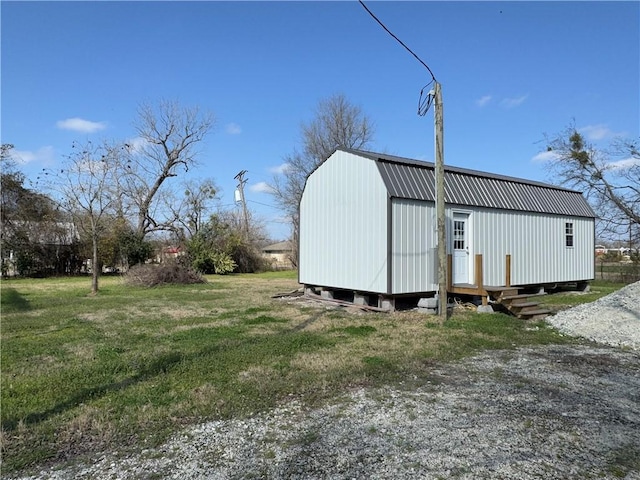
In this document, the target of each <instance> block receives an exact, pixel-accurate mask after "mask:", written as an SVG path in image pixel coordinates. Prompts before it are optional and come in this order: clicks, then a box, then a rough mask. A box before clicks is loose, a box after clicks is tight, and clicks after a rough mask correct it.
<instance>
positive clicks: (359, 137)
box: [272, 94, 374, 257]
mask: <svg viewBox="0 0 640 480" xmlns="http://www.w3.org/2000/svg"><path fill="white" fill-rule="evenodd" d="M373 134H374V127H373V122H372V121H371V120H370V119H369V117H367V116H366V115H365V114H364V113H363V112H362V109H361V108H360V107H359V106H356V105H353V104H352V103H350V102H349V100H348V99H347V98H346V97H345V96H344V95H343V94H336V95H333V96H331V97H329V98H327V99H325V100H321V101H320V102H319V104H318V106H317V109H316V113H315V117H314V118H313V120H311V122H309V123H303V124H302V126H301V142H302V146H303V149H302V152H299V151H294V152H293V153H292V154H290V155H288V156H286V157H285V162H286V165H287V167H286V169H285V170H284V172H283V173H282V174H281V175H280V176H275V177H274V178H273V181H272V195H273V197H274V199H275V201H276V203H277V204H278V205H279V206H280V208H282V210H284V211H285V212H286V214H287V215H288V216H289V217H290V218H291V222H292V233H293V244H294V245H297V239H298V227H299V208H300V199H301V198H302V191H303V190H304V185H305V182H306V181H307V177H308V176H309V175H310V174H311V172H313V170H315V169H316V168H317V167H318V166H319V165H320V164H321V163H322V162H324V161H325V160H326V159H327V158H329V156H330V155H331V154H332V153H333V152H334V151H335V149H336V148H339V147H341V148H353V149H363V148H367V147H368V145H369V144H370V143H371V141H372V140H373ZM294 256H295V257H297V255H294Z"/></svg>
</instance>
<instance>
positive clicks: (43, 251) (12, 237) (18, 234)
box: [0, 220, 80, 276]
mask: <svg viewBox="0 0 640 480" xmlns="http://www.w3.org/2000/svg"><path fill="white" fill-rule="evenodd" d="M0 230H1V235H2V240H3V242H2V243H3V250H2V252H1V257H2V259H1V265H0V267H1V271H2V275H3V276H14V275H17V274H18V257H19V256H20V255H21V254H22V255H23V258H30V259H34V258H36V257H37V261H34V262H32V264H31V265H30V267H29V269H31V270H38V271H41V272H44V271H48V272H53V273H71V272H72V271H73V270H74V269H75V263H77V258H76V253H77V252H75V250H74V249H73V248H72V247H73V245H75V244H76V243H77V242H78V241H79V240H80V234H79V233H78V229H77V228H76V226H75V225H74V224H73V223H71V222H44V221H43V222H39V221H35V220H31V221H14V222H10V223H3V224H2V228H1V229H0ZM6 240H9V241H8V242H7V243H8V244H9V245H10V246H9V247H7V246H5V241H6ZM14 249H17V251H15V250H14ZM36 251H37V253H38V255H33V253H34V252H36ZM72 264H73V265H72Z"/></svg>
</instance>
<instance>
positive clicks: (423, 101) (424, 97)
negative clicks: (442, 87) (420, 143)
mask: <svg viewBox="0 0 640 480" xmlns="http://www.w3.org/2000/svg"><path fill="white" fill-rule="evenodd" d="M358 2H359V3H360V5H362V7H363V8H364V9H365V10H366V11H367V13H368V14H369V15H371V17H372V18H373V19H374V20H375V21H376V22H378V24H379V25H380V26H381V27H382V28H383V29H384V30H385V31H386V32H387V33H388V34H389V35H391V36H392V37H393V38H394V39H395V40H396V41H397V42H398V43H399V44H400V45H402V46H403V47H404V48H405V49H406V50H407V51H408V52H409V53H410V54H411V55H413V56H414V57H415V58H416V60H418V61H419V62H420V63H421V64H422V65H423V66H424V67H425V68H426V69H427V71H428V72H429V74H430V75H431V81H430V82H429V83H427V84H426V85H425V86H424V87H422V90H420V98H419V99H418V115H420V116H421V117H423V116H425V115H426V114H427V112H428V111H429V109H430V108H431V105H432V104H433V101H434V98H435V96H434V94H433V90H431V89H429V90H427V91H426V94H425V90H426V89H427V88H429V87H430V86H431V85H432V84H433V83H434V82H436V76H435V75H434V74H433V71H432V70H431V69H430V68H429V65H427V64H426V62H424V61H423V60H422V59H421V58H420V57H419V56H418V55H417V54H416V53H415V52H414V51H413V50H411V49H410V48H409V47H408V46H407V45H406V44H405V43H404V42H403V41H402V40H400V39H399V38H398V37H397V36H396V35H395V34H394V33H393V32H392V31H391V30H389V29H388V28H387V26H386V25H385V24H384V23H382V21H380V19H379V18H378V17H376V15H375V14H374V13H373V12H372V11H371V10H369V8H368V7H367V6H366V5H365V4H364V2H363V1H362V0H358Z"/></svg>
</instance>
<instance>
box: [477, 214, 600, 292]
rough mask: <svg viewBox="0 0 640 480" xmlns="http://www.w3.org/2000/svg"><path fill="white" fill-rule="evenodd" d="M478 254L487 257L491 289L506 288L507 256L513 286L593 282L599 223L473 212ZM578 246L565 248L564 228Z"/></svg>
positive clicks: (485, 264) (485, 271) (485, 270)
mask: <svg viewBox="0 0 640 480" xmlns="http://www.w3.org/2000/svg"><path fill="white" fill-rule="evenodd" d="M472 216H473V217H474V222H473V238H474V250H475V251H474V253H482V254H483V274H484V283H485V284H486V285H504V283H505V265H506V260H505V257H506V254H510V255H511V283H512V284H513V285H528V284H542V283H555V282H572V281H578V280H589V279H592V278H593V277H594V262H593V249H594V222H593V219H588V218H583V217H565V216H560V215H557V216H555V215H554V216H549V215H541V214H536V213H528V214H525V213H522V212H517V213H516V212H508V211H500V210H489V209H479V210H474V212H473V214H472ZM567 222H571V223H573V226H574V239H575V245H574V246H573V247H566V246H565V223H567Z"/></svg>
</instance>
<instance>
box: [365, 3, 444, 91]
mask: <svg viewBox="0 0 640 480" xmlns="http://www.w3.org/2000/svg"><path fill="white" fill-rule="evenodd" d="M358 1H359V2H360V5H362V6H363V8H364V9H365V10H366V11H367V12H368V13H369V15H371V17H372V18H373V19H374V20H375V21H376V22H378V23H379V24H380V26H381V27H382V28H384V29H385V31H386V32H387V33H388V34H389V35H391V36H392V37H393V38H395V39H396V41H397V42H398V43H399V44H400V45H402V46H403V47H404V48H405V49H406V50H407V51H408V52H409V53H410V54H411V55H413V56H414V57H415V58H416V60H418V61H419V62H420V63H421V64H422V65H424V67H425V68H426V69H427V70H428V71H429V73H430V74H431V79H432V81H435V80H436V76H435V75H434V74H433V72H432V71H431V69H430V68H429V65H427V64H426V63H425V62H423V61H422V59H421V58H420V57H419V56H418V55H416V54H415V53H414V51H413V50H411V49H410V48H409V47H407V45H405V43H404V42H403V41H402V40H400V39H399V38H398V37H396V36H395V35H394V34H393V32H392V31H391V30H389V29H388V28H387V27H386V25H385V24H384V23H382V22H381V21H380V19H379V18H378V17H376V16H375V15H374V13H373V12H372V11H371V10H369V8H368V7H367V6H366V5H365V4H364V2H363V1H362V0H358Z"/></svg>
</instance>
